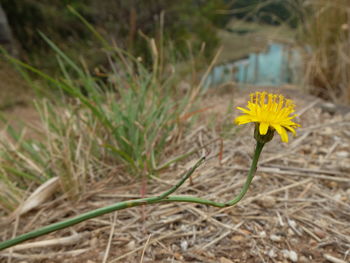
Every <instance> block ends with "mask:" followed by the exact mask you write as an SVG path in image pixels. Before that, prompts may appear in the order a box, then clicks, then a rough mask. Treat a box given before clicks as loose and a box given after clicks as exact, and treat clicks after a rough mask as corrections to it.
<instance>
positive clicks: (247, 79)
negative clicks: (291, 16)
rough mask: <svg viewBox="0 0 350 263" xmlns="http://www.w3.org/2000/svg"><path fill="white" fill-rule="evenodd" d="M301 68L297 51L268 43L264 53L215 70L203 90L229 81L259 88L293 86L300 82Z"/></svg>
mask: <svg viewBox="0 0 350 263" xmlns="http://www.w3.org/2000/svg"><path fill="white" fill-rule="evenodd" d="M301 66H302V58H301V54H300V51H299V50H297V49H293V48H290V47H287V46H285V45H283V44H280V43H271V44H270V45H269V46H268V50H267V52H263V53H252V54H250V55H249V56H248V58H245V59H241V60H238V61H234V62H230V63H225V64H222V65H217V66H215V67H214V68H213V70H212V71H211V73H210V74H209V76H208V78H207V81H206V85H205V86H207V87H209V86H211V85H219V84H223V83H226V82H232V81H233V82H236V83H241V84H250V85H261V86H279V85H283V84H291V83H292V84H297V83H298V82H299V81H300V75H301V72H300V71H301Z"/></svg>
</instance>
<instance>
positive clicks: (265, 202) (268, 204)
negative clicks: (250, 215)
mask: <svg viewBox="0 0 350 263" xmlns="http://www.w3.org/2000/svg"><path fill="white" fill-rule="evenodd" d="M258 203H259V205H261V206H262V207H264V208H272V207H274V206H275V204H276V198H274V197H273V196H270V195H268V196H264V197H262V198H261V199H260V200H259V201H258Z"/></svg>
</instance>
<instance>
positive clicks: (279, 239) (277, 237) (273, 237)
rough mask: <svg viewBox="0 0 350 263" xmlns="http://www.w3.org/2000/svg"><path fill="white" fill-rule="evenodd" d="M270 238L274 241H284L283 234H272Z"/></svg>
mask: <svg viewBox="0 0 350 263" xmlns="http://www.w3.org/2000/svg"><path fill="white" fill-rule="evenodd" d="M270 239H271V240H272V241H274V242H281V241H282V236H278V235H274V234H272V235H270Z"/></svg>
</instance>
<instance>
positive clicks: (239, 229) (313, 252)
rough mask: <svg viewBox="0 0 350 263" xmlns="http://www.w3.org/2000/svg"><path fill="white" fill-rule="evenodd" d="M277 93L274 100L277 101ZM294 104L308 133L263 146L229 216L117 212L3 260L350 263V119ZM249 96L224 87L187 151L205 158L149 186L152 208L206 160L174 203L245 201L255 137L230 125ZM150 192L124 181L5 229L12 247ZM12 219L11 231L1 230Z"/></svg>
mask: <svg viewBox="0 0 350 263" xmlns="http://www.w3.org/2000/svg"><path fill="white" fill-rule="evenodd" d="M271 89H273V88H269V89H268V90H271ZM277 90H278V92H281V93H282V94H285V95H286V96H287V97H290V98H292V99H294V100H295V102H296V104H297V114H298V115H299V116H298V118H297V122H298V123H301V125H302V128H300V129H298V132H297V136H296V137H294V138H292V137H291V136H290V142H289V143H288V144H285V143H281V142H280V138H279V137H278V136H277V135H276V136H275V138H274V139H273V141H272V142H270V143H268V144H267V145H266V146H265V149H264V151H263V153H262V157H261V159H260V162H259V167H258V170H257V174H256V176H255V178H254V180H253V183H252V185H251V187H250V189H249V191H248V193H247V195H246V196H245V198H244V199H243V200H242V201H241V202H240V203H239V204H238V205H236V206H234V207H228V208H224V209H218V208H214V207H207V206H204V205H198V204H190V203H168V204H159V205H152V206H145V207H136V208H132V209H127V210H122V211H118V212H116V213H112V214H109V215H105V216H101V217H98V218H95V219H91V220H88V221H85V222H83V223H80V224H78V225H75V226H74V227H70V228H67V229H64V230H60V231H57V232H55V233H51V234H50V235H47V236H44V237H41V238H37V239H34V240H31V241H28V242H26V243H24V244H20V245H18V246H16V247H13V248H12V249H7V250H5V251H2V252H0V261H1V262H23V263H24V262H67V263H68V262H73V263H74V262H75V263H78V262H87V263H97V262H109V263H112V262H130V263H133V262H144V263H146V262H169V263H170V262H173V263H175V262H182V263H184V262H205V263H232V262H249V263H253V262H276V263H277V262H300V263H305V262H325V263H326V262H331V263H344V262H350V223H349V222H350V190H349V186H350V151H349V150H350V110H349V111H348V110H347V108H344V107H334V105H331V104H327V103H324V102H322V101H321V100H319V99H317V98H314V97H311V96H306V95H305V94H303V93H302V92H301V91H299V90H298V89H297V88H293V87H284V88H278V89H277ZM249 92H250V90H249V89H244V91H242V90H239V89H237V88H235V89H231V88H230V87H222V88H218V89H217V90H215V92H214V91H211V92H210V94H209V95H208V96H207V98H206V99H205V100H204V101H203V108H204V107H205V108H208V110H206V111H204V112H203V113H201V115H200V116H199V118H200V120H199V125H198V126H196V127H194V128H193V130H192V131H191V132H188V133H187V134H186V135H185V136H184V137H183V138H182V141H181V147H179V152H178V154H179V153H181V152H182V153H184V152H187V151H189V150H191V149H194V148H199V147H201V146H204V145H206V146H205V147H204V149H202V150H201V151H200V152H199V153H198V154H197V155H193V156H191V157H190V158H188V159H187V160H186V161H182V162H180V163H178V164H176V165H174V166H173V167H172V168H171V169H169V170H168V171H166V172H164V173H163V174H161V175H160V176H159V177H157V178H155V179H154V180H152V181H150V183H149V185H148V195H150V196H152V195H155V194H158V193H161V192H162V191H164V190H166V189H168V188H169V186H171V185H174V184H175V183H176V182H177V181H178V179H179V178H180V176H181V173H183V172H184V171H186V170H187V169H189V168H190V167H191V166H192V165H193V164H194V162H196V160H198V158H199V157H200V155H201V154H206V155H207V160H206V162H205V163H204V165H202V166H201V167H200V168H199V169H198V170H197V171H196V172H195V174H194V175H193V176H192V180H191V181H189V182H186V183H185V185H183V186H182V187H181V188H180V189H179V190H178V191H177V192H176V195H193V196H197V197H203V198H207V199H211V200H216V201H222V202H223V201H227V200H230V199H232V198H233V197H234V196H236V195H237V194H238V192H239V190H240V188H241V186H242V184H243V183H244V180H245V177H246V173H247V170H248V168H249V165H250V162H251V158H252V154H253V150H254V139H253V136H252V132H253V127H252V126H250V125H246V126H244V127H240V128H239V129H237V128H234V127H233V126H232V127H231V122H232V120H233V118H234V117H235V116H237V115H238V114H239V112H238V111H237V110H234V111H232V109H231V110H228V109H230V108H232V106H233V105H234V106H238V105H240V106H242V105H245V103H246V100H247V99H248V98H249V96H248V94H249ZM141 187H142V186H141V183H140V182H138V181H135V179H134V178H133V177H130V176H126V175H125V174H123V173H121V172H119V171H118V169H116V171H115V173H114V174H113V175H112V176H111V177H110V178H109V179H108V180H105V181H102V182H99V183H98V184H95V185H91V190H90V191H88V192H87V193H86V194H85V195H84V196H82V198H81V200H80V201H79V202H77V203H71V202H67V201H65V199H64V197H57V198H56V199H54V198H53V199H52V200H51V201H50V202H47V203H45V204H44V205H42V206H41V207H40V208H39V209H38V210H36V211H33V212H30V213H28V214H27V215H25V216H23V217H21V218H19V220H18V221H15V222H8V223H7V225H5V227H2V229H0V233H1V236H2V237H3V238H9V237H10V236H12V235H13V233H14V232H15V233H16V234H22V233H25V232H27V231H30V230H33V229H36V228H38V227H40V226H44V225H47V224H51V223H53V222H57V221H60V220H63V219H65V218H68V217H72V216H75V215H78V214H80V213H82V212H86V211H89V210H91V209H96V208H99V207H103V206H105V205H110V204H113V203H115V202H119V201H123V200H128V199H133V198H137V197H139V192H140V189H141ZM5 220H6V219H4V220H2V222H4V221H5ZM40 242H44V243H40Z"/></svg>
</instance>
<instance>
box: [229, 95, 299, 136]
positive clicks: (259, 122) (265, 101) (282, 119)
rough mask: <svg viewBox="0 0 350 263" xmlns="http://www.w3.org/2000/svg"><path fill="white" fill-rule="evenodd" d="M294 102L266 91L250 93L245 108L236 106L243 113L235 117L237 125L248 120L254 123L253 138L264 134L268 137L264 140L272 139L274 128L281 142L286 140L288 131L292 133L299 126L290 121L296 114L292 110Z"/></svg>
mask: <svg viewBox="0 0 350 263" xmlns="http://www.w3.org/2000/svg"><path fill="white" fill-rule="evenodd" d="M294 107H295V105H294V103H293V101H292V100H288V99H285V98H284V96H283V95H277V94H270V93H269V94H268V93H267V92H256V93H252V94H250V101H248V105H247V108H248V109H245V108H241V107H237V109H239V110H241V111H242V112H243V113H245V114H244V115H241V116H239V117H237V118H236V119H235V122H236V123H237V124H238V125H241V124H246V123H249V122H254V123H256V132H255V138H256V139H258V138H257V137H259V136H260V137H259V138H260V139H261V138H263V137H264V136H265V137H267V138H268V140H266V141H265V142H267V141H269V140H271V139H272V136H271V133H272V134H273V133H274V131H275V130H276V131H277V133H278V134H279V135H280V136H281V139H282V141H283V142H288V133H287V131H288V132H292V133H293V134H294V135H295V134H296V133H295V128H297V127H300V125H299V124H297V123H295V122H293V121H292V119H293V118H295V117H296V114H294V115H291V114H292V113H293V112H294Z"/></svg>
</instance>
